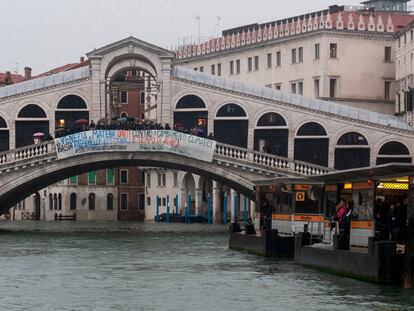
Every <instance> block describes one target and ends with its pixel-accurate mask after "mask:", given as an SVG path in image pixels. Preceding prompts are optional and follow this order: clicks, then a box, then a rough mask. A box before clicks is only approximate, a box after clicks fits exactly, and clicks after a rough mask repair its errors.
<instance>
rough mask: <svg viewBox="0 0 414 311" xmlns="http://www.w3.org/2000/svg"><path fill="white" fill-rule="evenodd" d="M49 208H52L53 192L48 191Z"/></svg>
mask: <svg viewBox="0 0 414 311" xmlns="http://www.w3.org/2000/svg"><path fill="white" fill-rule="evenodd" d="M49 209H50V210H53V194H51V193H49Z"/></svg>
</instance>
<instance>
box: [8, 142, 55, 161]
mask: <svg viewBox="0 0 414 311" xmlns="http://www.w3.org/2000/svg"><path fill="white" fill-rule="evenodd" d="M54 153H55V144H54V143H53V141H48V142H44V143H40V144H36V145H30V146H25V147H22V148H18V149H14V150H9V151H4V152H1V153H0V164H9V163H14V162H19V161H23V160H28V159H33V158H37V157H40V156H44V155H48V154H54Z"/></svg>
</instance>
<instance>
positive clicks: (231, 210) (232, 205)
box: [230, 189, 238, 223]
mask: <svg viewBox="0 0 414 311" xmlns="http://www.w3.org/2000/svg"><path fill="white" fill-rule="evenodd" d="M230 196H231V198H230V202H231V204H230V215H231V222H232V223H233V222H234V217H237V216H238V215H237V210H238V208H237V209H236V215H234V204H235V200H234V197H235V196H236V200H237V192H236V191H235V190H234V189H231V191H230ZM236 203H237V202H236Z"/></svg>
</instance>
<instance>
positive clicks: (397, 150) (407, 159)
mask: <svg viewBox="0 0 414 311" xmlns="http://www.w3.org/2000/svg"><path fill="white" fill-rule="evenodd" d="M393 162H397V163H412V155H411V153H410V150H409V149H408V147H407V145H405V144H404V143H402V142H400V141H397V140H390V141H388V142H385V143H384V144H383V145H382V146H381V147H380V148H379V150H378V154H377V161H376V164H377V165H381V164H387V163H393Z"/></svg>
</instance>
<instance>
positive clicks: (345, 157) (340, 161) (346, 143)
mask: <svg viewBox="0 0 414 311" xmlns="http://www.w3.org/2000/svg"><path fill="white" fill-rule="evenodd" d="M369 158H370V148H369V145H368V141H367V140H366V138H365V137H364V136H363V135H361V134H359V133H357V132H349V133H346V134H344V135H342V136H341V138H339V140H338V143H337V146H336V148H335V169H337V170H347V169H352V168H358V167H369V166H370V165H369Z"/></svg>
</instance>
